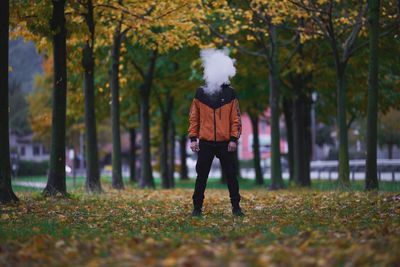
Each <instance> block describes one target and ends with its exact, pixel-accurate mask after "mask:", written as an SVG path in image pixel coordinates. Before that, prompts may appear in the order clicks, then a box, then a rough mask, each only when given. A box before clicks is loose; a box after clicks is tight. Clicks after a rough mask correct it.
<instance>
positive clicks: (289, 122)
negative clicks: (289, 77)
mask: <svg viewBox="0 0 400 267" xmlns="http://www.w3.org/2000/svg"><path fill="white" fill-rule="evenodd" d="M283 112H284V115H285V125H286V141H287V143H288V163H289V181H291V182H293V181H294V153H293V152H294V151H293V138H294V137H293V101H292V99H288V98H286V97H285V98H284V99H283Z"/></svg>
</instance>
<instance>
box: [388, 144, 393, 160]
mask: <svg viewBox="0 0 400 267" xmlns="http://www.w3.org/2000/svg"><path fill="white" fill-rule="evenodd" d="M393 146H394V144H393V143H389V144H388V158H389V159H393Z"/></svg>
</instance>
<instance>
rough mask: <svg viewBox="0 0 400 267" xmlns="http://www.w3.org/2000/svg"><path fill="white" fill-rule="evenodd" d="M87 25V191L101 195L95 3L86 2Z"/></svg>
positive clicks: (84, 63) (85, 48)
mask: <svg viewBox="0 0 400 267" xmlns="http://www.w3.org/2000/svg"><path fill="white" fill-rule="evenodd" d="M85 7H86V13H85V15H84V18H85V23H86V25H87V26H88V29H89V33H90V38H88V40H87V41H86V44H85V47H84V49H83V57H82V67H83V69H84V94H85V128H86V134H85V137H86V140H85V141H86V183H85V187H86V191H87V192H94V193H99V192H101V191H102V189H101V182H100V171H99V159H98V149H97V133H96V132H97V130H96V114H95V96H94V55H93V48H94V41H95V24H94V18H93V3H92V1H91V0H87V2H86V6H85Z"/></svg>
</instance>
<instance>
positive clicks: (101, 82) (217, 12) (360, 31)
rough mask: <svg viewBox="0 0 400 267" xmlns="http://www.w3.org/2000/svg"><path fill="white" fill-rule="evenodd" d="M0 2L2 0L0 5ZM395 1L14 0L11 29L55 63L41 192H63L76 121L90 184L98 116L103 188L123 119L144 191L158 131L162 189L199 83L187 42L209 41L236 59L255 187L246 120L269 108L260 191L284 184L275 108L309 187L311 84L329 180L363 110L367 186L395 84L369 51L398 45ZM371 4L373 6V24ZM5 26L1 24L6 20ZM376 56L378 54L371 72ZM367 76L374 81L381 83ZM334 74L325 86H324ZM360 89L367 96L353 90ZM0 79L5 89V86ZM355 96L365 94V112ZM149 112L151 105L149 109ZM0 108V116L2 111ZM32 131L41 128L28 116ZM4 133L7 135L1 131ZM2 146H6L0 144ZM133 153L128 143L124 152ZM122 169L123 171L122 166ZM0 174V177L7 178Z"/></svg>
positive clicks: (117, 184)
mask: <svg viewBox="0 0 400 267" xmlns="http://www.w3.org/2000/svg"><path fill="white" fill-rule="evenodd" d="M5 2H6V1H3V3H2V4H3V5H5V6H7V5H8V3H5ZM396 5H397V3H396V1H394V0H391V1H385V3H379V1H376V0H370V1H368V3H367V2H365V1H350V2H338V1H333V0H322V1H318V2H314V1H307V2H304V1H297V0H285V1H248V0H243V1H235V2H234V3H231V2H228V1H223V0H218V1H201V2H200V1H194V0H193V1H142V2H130V1H126V2H125V1H123V0H119V1H107V0H95V1H94V0H76V1H68V2H66V1H56V0H53V1H50V0H48V1H41V2H35V3H33V4H32V3H31V2H29V1H13V2H12V5H11V16H10V18H11V21H10V24H11V29H12V31H11V34H12V36H14V37H15V36H23V37H25V38H26V39H30V40H33V41H34V42H35V43H36V45H37V47H38V49H40V50H42V51H46V54H50V53H52V55H53V57H52V58H53V59H52V60H49V61H52V66H53V67H52V68H49V69H51V70H53V71H54V73H53V74H52V79H51V80H52V81H53V85H52V88H53V93H52V96H51V99H52V108H51V109H49V111H51V112H52V114H51V118H52V123H51V124H50V123H48V124H47V127H48V130H49V131H50V128H49V127H50V126H51V133H52V134H51V149H50V151H51V152H50V154H51V157H50V171H49V177H48V183H47V186H46V188H45V191H44V192H45V193H46V194H49V195H54V194H57V193H61V194H65V193H66V183H65V147H66V134H68V137H69V138H72V137H71V136H72V135H73V134H72V132H73V131H74V130H76V127H74V126H73V125H77V124H79V125H81V127H79V128H80V129H79V130H80V131H82V130H83V129H84V131H85V137H86V141H85V147H86V152H85V155H86V162H87V174H86V176H87V179H86V189H87V191H88V192H101V190H102V189H101V184H100V177H99V176H100V174H99V163H98V151H97V147H98V146H97V143H98V140H97V138H98V133H97V132H96V129H97V128H98V127H97V126H96V122H97V121H99V120H100V119H101V118H105V117H110V118H111V124H112V143H113V150H112V169H113V170H112V186H113V187H114V188H116V189H122V188H123V182H122V174H121V141H120V129H121V126H123V127H124V128H125V129H127V130H128V131H129V132H130V133H131V139H132V140H133V139H134V137H135V135H136V132H137V129H138V130H139V131H140V132H141V137H142V140H141V153H140V157H141V159H140V160H141V175H140V179H139V181H140V185H141V186H142V187H154V179H153V175H152V165H151V155H152V151H151V141H152V139H151V138H150V137H151V136H152V134H153V133H152V132H151V129H152V128H157V129H159V130H160V132H161V133H162V134H161V141H160V146H159V147H160V168H161V173H162V179H163V182H162V185H163V187H165V188H168V187H172V186H173V185H174V182H173V172H174V158H173V155H174V153H173V151H174V144H175V142H174V141H173V140H175V137H176V136H179V140H180V143H181V144H182V145H181V147H184V146H183V144H184V143H185V142H186V127H187V126H186V125H187V124H186V123H187V122H186V117H185V116H174V114H187V109H188V103H189V104H190V101H191V97H192V95H191V94H190V93H189V94H187V93H186V92H189V91H190V89H191V88H193V87H195V86H197V85H198V84H199V81H200V80H201V74H200V73H201V72H200V62H199V60H198V59H196V58H197V54H198V50H197V48H196V47H208V46H228V47H231V49H232V52H233V53H235V57H237V59H238V64H237V67H238V75H237V76H236V77H235V80H234V81H233V83H234V84H235V85H236V87H237V90H238V94H239V97H240V99H241V108H242V109H243V110H244V111H245V112H247V113H248V114H249V115H250V117H251V122H252V125H253V131H254V134H253V136H254V142H253V145H254V149H253V151H254V153H255V157H254V164H255V169H256V182H257V183H258V184H262V183H263V177H262V172H261V168H260V156H259V141H258V130H257V125H258V120H259V117H260V114H261V113H262V112H263V111H264V110H265V109H266V108H267V107H269V108H270V110H271V116H270V125H271V136H272V137H271V177H272V185H271V187H272V188H273V189H279V188H282V187H283V179H282V169H281V151H280V140H281V132H280V126H279V120H280V116H281V115H280V114H281V113H283V115H284V117H285V122H286V130H285V132H286V139H287V141H288V145H289V156H288V158H289V166H290V170H291V175H290V177H291V178H292V179H293V181H294V182H295V183H296V184H298V185H301V186H308V185H310V177H309V162H310V159H311V149H310V147H311V139H310V136H311V134H310V124H311V118H310V112H311V104H312V99H311V94H312V93H313V92H315V91H316V90H317V91H318V93H319V95H320V99H319V101H318V102H317V103H315V104H316V105H317V108H318V111H319V113H318V116H319V118H318V119H319V120H320V121H328V120H330V119H331V118H332V114H334V112H335V110H336V113H337V116H336V118H337V119H336V125H337V128H338V133H339V134H338V136H339V143H340V146H339V147H340V149H339V181H340V186H341V187H343V188H349V187H350V182H349V166H348V161H349V156H348V143H347V142H348V141H347V140H348V137H347V131H348V129H349V128H350V125H351V123H352V122H353V121H354V119H356V118H359V117H362V116H364V115H365V112H366V110H368V139H367V140H368V142H367V144H368V154H367V157H368V160H367V183H366V188H367V189H375V188H377V187H378V183H377V175H376V145H377V141H376V140H377V137H376V129H377V114H378V110H379V109H380V110H383V111H385V110H388V109H389V108H390V107H395V106H396V105H398V104H399V99H400V97H399V92H398V84H396V79H393V77H398V76H396V74H395V72H394V71H395V70H394V69H393V68H392V63H393V57H392V55H390V54H388V53H385V52H379V53H378V42H379V41H380V40H381V41H380V44H381V47H385V48H388V47H390V48H391V49H393V50H392V51H398V48H399V40H398V39H396V38H395V37H394V36H396V34H398V22H399V15H398V7H397V6H396ZM2 10H3V9H2ZM7 10H8V8H7ZM380 14H383V15H384V16H382V18H381V20H380V21H379V18H380V16H379V15H380ZM3 17H7V18H8V17H9V16H8V14H7V16H2V18H3ZM3 24H4V25H9V23H8V22H7V23H3ZM3 24H2V25H3ZM7 33H8V31H7ZM2 34H3V31H2ZM4 38H6V39H7V40H8V37H6V36H5V37H4ZM6 39H4V40H6ZM368 46H369V47H370V49H369V50H368V49H367V48H368ZM3 50H6V49H2V51H3ZM382 50H383V49H382ZM67 51H68V53H67ZM378 56H379V57H383V58H384V62H383V64H381V68H380V69H378V60H377V59H378ZM1 58H2V64H5V66H7V65H8V63H7V62H5V61H4V60H3V58H4V57H1ZM350 60H351V61H350ZM366 64H369V66H370V68H369V71H368V77H369V79H368V82H367V80H366V79H365V77H366V76H367V71H366V70H365V68H362V66H363V65H366ZM397 65H398V64H397ZM397 65H396V67H397V68H398V66H397ZM260 66H264V67H261V68H260ZM67 73H68V77H67ZM379 73H381V74H379ZM2 75H6V74H2ZM378 75H381V77H384V78H385V79H382V81H381V82H380V83H378V82H379V79H378ZM388 75H389V76H391V79H388V78H387V76H388ZM189 77H190V79H189ZM49 80H50V79H49ZM349 81H351V83H350V82H349ZM388 81H391V82H388ZM2 82H3V79H2ZM335 83H336V91H335V90H332V89H330V88H332V87H334V84H335ZM81 84H83V92H84V93H83V94H82V92H81V90H80V88H81ZM378 86H384V87H385V89H386V90H391V91H393V90H394V88H397V91H395V93H394V94H391V96H390V98H388V97H385V94H384V93H382V94H381V95H380V96H379V98H378V97H377V91H378ZM396 86H397V87H396ZM367 87H368V88H369V89H368V101H366V100H367V99H366V93H365V92H366V89H364V88H367ZM1 88H2V91H7V90H5V88H8V86H5V87H3V85H2V87H1ZM67 88H68V98H67ZM316 88H318V89H316ZM188 89H189V90H188ZM185 90H186V91H185ZM396 92H397V93H396ZM2 99H3V98H2ZM334 99H336V101H335V100H334ZM109 102H111V104H110V105H109ZM335 102H336V104H335ZM349 102H350V103H349ZM365 103H368V105H367V108H366V107H365V106H366V105H365ZM349 104H350V105H349ZM318 105H321V106H320V107H318ZM6 106H8V105H6ZM109 106H111V107H110V109H109V108H108V107H109ZM2 107H3V105H2ZM81 107H84V109H82V108H81ZM105 110H106V111H107V110H110V112H105ZM150 111H152V112H154V113H152V114H156V115H152V116H150V114H149V112H150ZM82 113H83V114H82ZM134 114H139V116H134ZM6 115H7V114H5V113H3V112H2V116H6ZM32 115H33V118H32V120H31V121H32V122H34V121H37V124H39V125H40V124H41V123H43V121H44V120H41V119H38V120H35V116H38V114H32ZM48 115H49V116H48V117H50V114H48ZM349 115H350V117H351V118H350V119H348V118H347V117H348V116H349ZM82 118H83V121H82ZM155 120H161V123H157V121H155ZM2 125H4V124H3V123H2ZM152 125H153V127H151V126H152ZM33 128H34V129H35V128H42V129H43V127H40V126H39V127H38V125H36V126H35V125H33ZM3 130H4V132H5V129H3ZM5 139H7V138H6V136H4V139H3V138H2V139H1V140H2V141H3V140H5ZM4 145H6V144H4ZM2 152H3V153H4V155H5V154H6V150H3V149H2ZM181 154H182V155H183V156H182V157H185V155H184V153H181ZM134 156H135V154H134V153H132V156H131V158H134ZM2 159H3V157H2ZM5 161H7V159H5ZM133 162H134V161H133ZM182 162H184V159H182ZM183 165H184V164H183ZM183 165H182V169H183V170H184V169H185V168H184V166H183ZM1 166H2V167H3V166H5V165H4V164H2V165H1ZM131 167H132V168H134V164H131ZM182 174H183V175H184V171H183V172H182ZM3 177H4V178H3ZM1 179H2V180H1V181H9V174H8V175H7V174H6V175H4V176H2V178H1ZM5 184H6V185H5V186H4V187H2V188H4V189H3V190H2V192H6V191H4V190H6V189H7V190H11V184H10V183H9V182H5ZM10 192H12V191H10ZM8 199H11V198H8Z"/></svg>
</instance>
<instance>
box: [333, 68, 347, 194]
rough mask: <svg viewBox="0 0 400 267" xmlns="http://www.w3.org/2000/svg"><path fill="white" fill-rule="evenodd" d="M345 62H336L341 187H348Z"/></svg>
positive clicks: (339, 181)
mask: <svg viewBox="0 0 400 267" xmlns="http://www.w3.org/2000/svg"><path fill="white" fill-rule="evenodd" d="M345 68H346V64H345V63H340V62H336V74H337V106H338V107H337V108H338V114H337V116H338V117H337V124H338V130H339V135H338V136H339V178H338V185H339V187H340V188H342V189H349V188H350V187H351V185H350V179H349V171H350V168H349V150H348V140H347V122H346V81H345Z"/></svg>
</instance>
